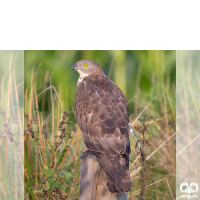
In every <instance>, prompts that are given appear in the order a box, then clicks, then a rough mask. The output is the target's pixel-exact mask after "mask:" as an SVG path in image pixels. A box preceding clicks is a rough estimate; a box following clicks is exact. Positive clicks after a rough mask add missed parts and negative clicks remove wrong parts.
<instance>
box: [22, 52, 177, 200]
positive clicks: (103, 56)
mask: <svg viewBox="0 0 200 200" xmlns="http://www.w3.org/2000/svg"><path fill="white" fill-rule="evenodd" d="M175 56H176V53H175V51H25V67H24V68H25V76H24V78H25V86H24V116H25V121H24V140H25V143H24V154H25V155H24V181H25V199H78V192H79V191H78V184H79V169H80V156H81V155H82V151H83V150H84V149H85V146H84V143H83V139H82V135H81V132H80V129H79V127H78V126H77V124H76V121H75V118H74V114H73V101H74V97H75V93H76V84H77V80H78V73H76V72H74V71H73V72H71V71H70V69H71V66H73V65H74V64H75V63H76V62H77V61H78V60H81V59H91V60H94V61H96V62H97V63H99V64H100V65H101V66H102V67H103V70H104V72H105V74H106V75H107V76H109V77H110V79H111V80H113V81H114V82H115V83H116V84H117V85H118V86H119V87H120V88H121V89H122V91H123V92H124V94H125V96H126V97H127V102H128V106H129V113H130V123H131V124H132V126H133V127H134V130H135V132H136V135H137V136H138V138H139V139H140V143H141V145H142V149H143V151H144V155H145V159H144V160H142V159H140V155H139V154H138V152H139V151H138V148H137V145H136V141H135V139H134V137H133V136H132V135H130V140H131V149H132V153H131V156H130V171H131V178H132V190H131V191H130V192H129V195H128V199H131V200H133V199H152V200H155V199H175V197H176V195H175V194H176V191H175V188H176V186H175V180H176V171H175V166H176V164H175V163H176V162H175V116H176V107H175V106H176V100H175V94H176V91H175V88H176V87H175V82H176V80H175V78H176V74H175V72H176V65H175V64H176V63H175V61H176V60H175Z"/></svg>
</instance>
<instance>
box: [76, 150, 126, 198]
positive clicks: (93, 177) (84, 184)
mask: <svg viewBox="0 0 200 200" xmlns="http://www.w3.org/2000/svg"><path fill="white" fill-rule="evenodd" d="M106 176H107V175H106V173H105V172H104V170H103V169H102V167H101V166H100V164H99V161H98V159H97V158H96V156H95V154H94V152H92V151H88V152H87V153H85V154H84V155H83V156H82V157H81V166H80V180H79V200H127V193H117V194H113V193H111V192H110V191H109V189H108V187H107V183H106Z"/></svg>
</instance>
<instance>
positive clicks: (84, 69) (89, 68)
mask: <svg viewBox="0 0 200 200" xmlns="http://www.w3.org/2000/svg"><path fill="white" fill-rule="evenodd" d="M71 70H76V71H77V72H78V73H79V74H80V77H85V76H89V75H91V74H97V75H101V74H104V72H103V70H102V68H101V66H100V65H99V64H97V63H96V62H94V61H92V60H79V61H78V62H77V63H76V64H75V65H74V66H73V67H72V68H71Z"/></svg>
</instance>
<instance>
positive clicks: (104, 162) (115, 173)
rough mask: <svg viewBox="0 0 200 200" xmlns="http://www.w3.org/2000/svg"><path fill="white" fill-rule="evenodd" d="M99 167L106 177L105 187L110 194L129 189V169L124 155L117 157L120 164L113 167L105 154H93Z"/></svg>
mask: <svg viewBox="0 0 200 200" xmlns="http://www.w3.org/2000/svg"><path fill="white" fill-rule="evenodd" d="M95 154H96V156H97V158H98V160H99V162H100V165H101V166H102V168H103V169H104V171H105V173H106V174H107V176H108V180H107V186H108V189H109V190H110V191H111V192H112V193H117V192H128V191H130V189H131V181H130V174H129V168H128V166H127V164H126V158H125V156H124V155H119V156H121V158H120V159H119V160H120V162H119V163H118V164H117V165H116V166H115V165H114V163H112V160H110V159H108V158H107V156H106V155H105V154H102V153H98V152H95Z"/></svg>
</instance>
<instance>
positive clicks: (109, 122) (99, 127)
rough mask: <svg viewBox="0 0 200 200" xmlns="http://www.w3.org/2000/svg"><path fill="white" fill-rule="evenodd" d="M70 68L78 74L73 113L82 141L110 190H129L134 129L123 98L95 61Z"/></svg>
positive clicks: (114, 191)
mask: <svg viewBox="0 0 200 200" xmlns="http://www.w3.org/2000/svg"><path fill="white" fill-rule="evenodd" d="M71 70H76V71H77V72H78V73H79V74H80V77H79V79H78V83H77V92H76V96H75V100H74V114H75V118H76V121H77V123H78V125H79V127H80V129H81V132H82V135H83V139H84V143H85V145H86V147H87V149H88V150H90V151H94V153H95V155H96V157H97V158H98V160H99V163H100V165H101V166H102V168H103V170H104V171H105V173H106V174H107V176H108V179H107V186H108V188H109V190H110V191H111V192H112V193H117V192H128V191H130V189H131V180H130V172H129V154H130V153H131V149H130V140H129V131H131V132H132V133H133V134H134V135H135V133H134V131H133V129H132V127H131V125H130V123H129V111H128V106H127V101H126V98H125V96H124V94H123V92H122V91H121V90H120V89H119V87H118V86H117V85H116V84H115V83H114V82H113V81H111V80H110V79H109V78H108V77H107V76H106V75H105V74H104V72H103V70H102V68H101V66H100V65H99V64H97V63H96V62H94V61H92V60H80V61H78V62H77V63H76V64H75V65H74V66H73V67H72V68H71ZM135 137H136V136H135ZM136 140H137V138H136ZM137 142H138V140H137ZM138 145H139V143H138ZM139 148H140V146H139ZM140 151H141V148H140ZM141 153H142V151H141Z"/></svg>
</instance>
